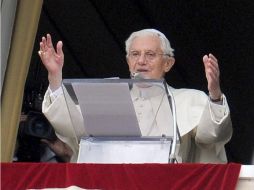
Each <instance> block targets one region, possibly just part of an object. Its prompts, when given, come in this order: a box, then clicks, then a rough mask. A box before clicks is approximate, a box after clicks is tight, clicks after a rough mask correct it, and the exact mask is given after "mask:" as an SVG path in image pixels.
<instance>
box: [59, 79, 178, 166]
mask: <svg viewBox="0 0 254 190" xmlns="http://www.w3.org/2000/svg"><path fill="white" fill-rule="evenodd" d="M62 86H63V91H64V95H65V98H66V102H67V107H68V110H69V114H70V116H71V118H73V116H72V114H73V113H72V112H71V111H70V110H71V107H72V106H77V107H78V108H79V109H80V112H81V114H82V116H83V121H84V129H85V132H86V135H85V136H83V137H77V140H78V141H79V145H80V147H79V156H78V162H79V163H174V161H175V158H176V146H177V144H178V143H179V141H180V137H179V133H178V130H177V123H176V111H175V103H174V98H173V95H172V93H171V91H170V87H169V86H168V85H167V84H166V82H165V80H153V79H112V78H111V79H64V80H63V85H62ZM67 97H71V98H67ZM74 123H75V121H73V124H74ZM73 126H74V125H73ZM74 130H77V129H76V128H75V127H74Z"/></svg>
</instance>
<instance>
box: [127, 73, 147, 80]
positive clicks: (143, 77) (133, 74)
mask: <svg viewBox="0 0 254 190" xmlns="http://www.w3.org/2000/svg"><path fill="white" fill-rule="evenodd" d="M130 77H131V79H147V77H145V76H144V75H143V74H142V73H139V72H131V74H130Z"/></svg>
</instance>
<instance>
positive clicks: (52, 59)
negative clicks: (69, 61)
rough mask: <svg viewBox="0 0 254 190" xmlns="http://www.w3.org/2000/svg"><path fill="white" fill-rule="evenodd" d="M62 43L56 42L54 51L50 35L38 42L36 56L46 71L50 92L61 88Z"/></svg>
mask: <svg viewBox="0 0 254 190" xmlns="http://www.w3.org/2000/svg"><path fill="white" fill-rule="evenodd" d="M62 47H63V43H62V41H58V42H57V45H56V50H55V49H54V47H53V44H52V40H51V36H50V34H47V36H46V37H44V36H43V37H42V40H41V42H40V51H38V54H39V56H40V58H41V61H42V63H43V65H44V66H45V67H46V69H47V70H48V79H49V85H50V88H51V90H53V91H54V90H56V89H57V88H59V87H60V86H61V81H62V69H63V64H64V53H63V50H62Z"/></svg>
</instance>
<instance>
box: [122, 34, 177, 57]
mask: <svg viewBox="0 0 254 190" xmlns="http://www.w3.org/2000/svg"><path fill="white" fill-rule="evenodd" d="M149 35H150V36H157V37H159V40H160V43H161V49H162V51H163V53H165V54H166V55H169V56H171V57H173V56H174V53H173V52H174V49H173V48H172V47H171V45H170V42H169V40H168V39H167V38H166V36H165V35H164V34H163V33H161V32H160V31H158V30H156V29H143V30H139V31H137V32H133V33H132V34H131V35H130V37H129V38H128V39H127V40H126V41H125V50H126V54H127V56H128V54H129V51H130V46H131V43H132V42H133V40H134V38H136V37H141V36H149Z"/></svg>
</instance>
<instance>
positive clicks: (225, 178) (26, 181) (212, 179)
mask: <svg viewBox="0 0 254 190" xmlns="http://www.w3.org/2000/svg"><path fill="white" fill-rule="evenodd" d="M240 168H241V165H240V164H234V163H230V164H73V163H68V164H53V163H1V187H2V188H1V189H2V190H15V189H17V190H23V189H29V188H30V189H40V188H56V187H58V188H64V187H69V186H73V185H75V186H78V187H81V188H87V189H105V190H108V189H110V190H111V189H114V190H122V189H123V190H125V189H126V190H127V189H128V190H130V189H131V190H136V189H139V190H140V189H146V190H149V189H152V190H157V189H169V190H170V189H176V190H181V189H188V190H190V189H198V190H203V189H205V190H206V189H207V190H209V189H214V190H220V189H221V190H222V189H223V190H224V189H226V190H230V189H232V190H233V189H235V187H236V183H237V181H238V176H239V172H240Z"/></svg>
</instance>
